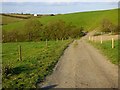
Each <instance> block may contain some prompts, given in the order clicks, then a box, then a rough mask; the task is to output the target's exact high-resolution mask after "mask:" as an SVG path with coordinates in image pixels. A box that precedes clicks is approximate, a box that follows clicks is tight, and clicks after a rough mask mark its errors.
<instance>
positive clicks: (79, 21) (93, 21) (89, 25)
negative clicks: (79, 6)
mask: <svg viewBox="0 0 120 90" xmlns="http://www.w3.org/2000/svg"><path fill="white" fill-rule="evenodd" d="M104 18H107V19H109V20H110V21H111V22H112V23H114V24H117V23H118V9H113V10H103V11H91V12H79V13H70V14H63V15H56V16H46V17H41V18H35V19H38V20H39V21H41V22H42V23H43V24H47V23H49V22H51V21H54V20H59V19H61V20H64V21H66V22H72V24H73V25H76V26H78V27H81V26H83V27H84V28H85V30H87V31H90V30H93V29H95V28H96V27H98V26H100V24H101V21H102V19H104ZM24 23H25V21H21V22H15V23H12V24H8V25H4V26H3V30H17V29H19V28H21V29H23V28H24ZM21 31H22V30H21Z"/></svg>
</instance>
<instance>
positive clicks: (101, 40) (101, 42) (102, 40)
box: [101, 36, 103, 44]
mask: <svg viewBox="0 0 120 90" xmlns="http://www.w3.org/2000/svg"><path fill="white" fill-rule="evenodd" d="M102 43H103V40H102V36H101V44H102Z"/></svg>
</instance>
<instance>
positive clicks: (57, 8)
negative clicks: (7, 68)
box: [0, 0, 118, 14]
mask: <svg viewBox="0 0 120 90" xmlns="http://www.w3.org/2000/svg"><path fill="white" fill-rule="evenodd" d="M28 1H29V2H28ZM33 1H34V2H33ZM98 1H101V2H98ZM102 1H103V2H102ZM114 8H118V0H89V2H88V0H74V2H73V0H66V1H65V0H3V2H2V10H1V11H0V13H31V14H36V13H37V14H65V13H74V12H85V11H95V10H107V9H114Z"/></svg>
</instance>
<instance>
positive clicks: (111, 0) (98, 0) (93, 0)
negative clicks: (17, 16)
mask: <svg viewBox="0 0 120 90" xmlns="http://www.w3.org/2000/svg"><path fill="white" fill-rule="evenodd" d="M0 2H1V0H0ZM2 2H48V3H55V2H57V3H60V2H66V3H69V2H119V0H2Z"/></svg>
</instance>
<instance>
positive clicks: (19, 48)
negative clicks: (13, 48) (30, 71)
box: [18, 45, 22, 61]
mask: <svg viewBox="0 0 120 90" xmlns="http://www.w3.org/2000/svg"><path fill="white" fill-rule="evenodd" d="M18 54H19V60H20V61H22V50H21V45H18Z"/></svg>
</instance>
